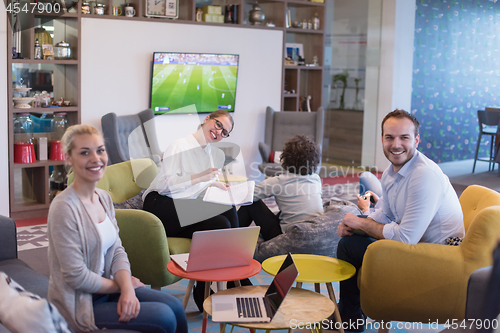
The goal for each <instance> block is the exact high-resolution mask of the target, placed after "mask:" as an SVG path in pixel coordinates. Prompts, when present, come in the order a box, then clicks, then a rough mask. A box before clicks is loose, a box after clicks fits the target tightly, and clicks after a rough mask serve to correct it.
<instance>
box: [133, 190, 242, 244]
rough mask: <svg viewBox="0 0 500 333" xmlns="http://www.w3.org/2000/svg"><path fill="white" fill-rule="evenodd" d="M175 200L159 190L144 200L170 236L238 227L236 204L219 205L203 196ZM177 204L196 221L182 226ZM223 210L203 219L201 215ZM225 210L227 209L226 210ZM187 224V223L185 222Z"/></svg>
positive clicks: (182, 235) (184, 235)
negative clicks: (204, 198) (202, 197)
mask: <svg viewBox="0 0 500 333" xmlns="http://www.w3.org/2000/svg"><path fill="white" fill-rule="evenodd" d="M175 201H176V202H175V204H174V200H173V199H172V198H170V197H168V196H166V195H160V194H159V193H158V192H156V191H153V192H150V193H148V195H147V196H146V199H145V200H144V207H143V209H144V210H145V211H148V212H150V213H152V214H154V215H156V216H157V217H158V218H159V219H160V220H161V222H162V223H163V226H164V227H165V232H166V234H167V236H168V237H182V238H192V236H193V233H194V232H195V231H203V230H214V229H227V228H237V227H238V226H239V224H238V215H237V214H236V208H235V207H234V206H226V205H219V204H214V203H209V202H204V201H203V200H202V199H201V198H198V199H175ZM176 206H177V207H179V208H181V209H182V210H183V212H182V213H183V214H184V215H186V213H187V214H188V215H189V213H190V212H191V213H193V214H191V215H192V216H193V219H195V218H196V219H198V220H193V221H196V222H195V223H192V224H189V225H186V226H182V225H181V223H180V221H179V216H178V214H177V209H176ZM214 209H215V210H216V211H223V213H221V214H219V215H216V216H212V217H210V218H207V219H203V220H202V217H201V218H200V216H203V214H204V213H205V212H206V213H207V214H208V213H209V212H210V211H214ZM224 210H225V211H224ZM183 224H185V223H183Z"/></svg>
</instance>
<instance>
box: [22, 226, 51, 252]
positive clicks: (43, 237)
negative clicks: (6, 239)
mask: <svg viewBox="0 0 500 333" xmlns="http://www.w3.org/2000/svg"><path fill="white" fill-rule="evenodd" d="M47 246H49V240H48V239H47V225H46V224H42V225H34V226H30V227H19V228H17V250H18V251H25V250H32V249H38V248H43V247H47Z"/></svg>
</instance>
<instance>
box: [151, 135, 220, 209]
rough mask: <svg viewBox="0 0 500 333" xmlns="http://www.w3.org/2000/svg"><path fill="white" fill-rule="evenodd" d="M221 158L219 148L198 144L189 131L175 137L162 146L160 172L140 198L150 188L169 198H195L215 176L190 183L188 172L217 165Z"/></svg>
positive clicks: (189, 173)
mask: <svg viewBox="0 0 500 333" xmlns="http://www.w3.org/2000/svg"><path fill="white" fill-rule="evenodd" d="M224 159H225V156H224V152H223V151H222V150H220V149H219V148H216V147H213V146H211V145H210V144H207V145H206V146H205V147H203V148H202V147H201V146H200V144H199V143H198V141H197V140H196V139H195V137H194V136H193V135H192V134H190V135H189V136H187V137H186V138H182V139H177V140H175V141H174V142H172V144H170V145H169V146H168V148H167V149H166V150H165V153H164V154H163V162H162V165H161V169H160V172H159V173H158V175H157V176H156V177H155V179H153V181H152V182H151V185H149V188H148V189H147V190H146V191H145V192H144V195H143V196H142V200H143V201H144V199H145V198H146V196H147V195H148V194H149V192H152V191H156V192H158V193H159V194H161V195H166V196H169V197H170V198H173V199H196V198H197V197H198V196H199V195H200V194H201V193H202V192H203V191H205V190H206V188H207V187H208V186H210V184H211V183H213V182H214V181H215V180H211V181H207V182H200V183H198V184H195V185H192V184H191V175H194V174H197V173H200V172H202V171H205V170H207V169H208V168H217V169H221V168H222V167H223V166H224Z"/></svg>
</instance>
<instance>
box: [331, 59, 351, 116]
mask: <svg viewBox="0 0 500 333" xmlns="http://www.w3.org/2000/svg"><path fill="white" fill-rule="evenodd" d="M348 77H349V73H348V72H347V69H344V70H343V71H342V73H338V74H335V75H334V76H333V83H335V82H337V81H341V82H342V84H343V86H342V94H341V95H340V105H339V109H345V105H344V96H345V89H346V88H347V78H348Z"/></svg>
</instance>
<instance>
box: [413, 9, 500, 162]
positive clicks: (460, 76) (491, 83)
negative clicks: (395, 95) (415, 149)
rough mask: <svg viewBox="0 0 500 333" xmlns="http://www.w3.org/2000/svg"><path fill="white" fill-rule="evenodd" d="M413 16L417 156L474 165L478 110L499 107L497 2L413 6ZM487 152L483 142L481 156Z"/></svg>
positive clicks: (499, 13)
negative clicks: (414, 7)
mask: <svg viewBox="0 0 500 333" xmlns="http://www.w3.org/2000/svg"><path fill="white" fill-rule="evenodd" d="M415 15H416V17H415V18H416V20H415V45H414V58H413V84H412V85H413V93H412V101H411V109H412V113H413V114H414V115H415V116H416V117H417V119H418V120H419V122H420V124H421V129H420V136H421V139H422V142H421V143H420V146H419V150H420V151H422V152H423V153H424V154H425V155H426V156H428V157H429V158H431V159H433V160H434V161H435V162H438V163H439V162H446V161H454V160H463V159H473V158H474V154H475V151H476V144H477V137H478V122H477V110H484V108H485V107H495V106H496V107H499V105H500V95H499V88H500V66H499V61H500V1H497V0H480V1H477V0H417V2H416V13H415ZM497 96H498V97H497ZM487 151H489V136H483V140H482V143H481V148H480V154H481V156H486V155H487V154H486V152H487Z"/></svg>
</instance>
